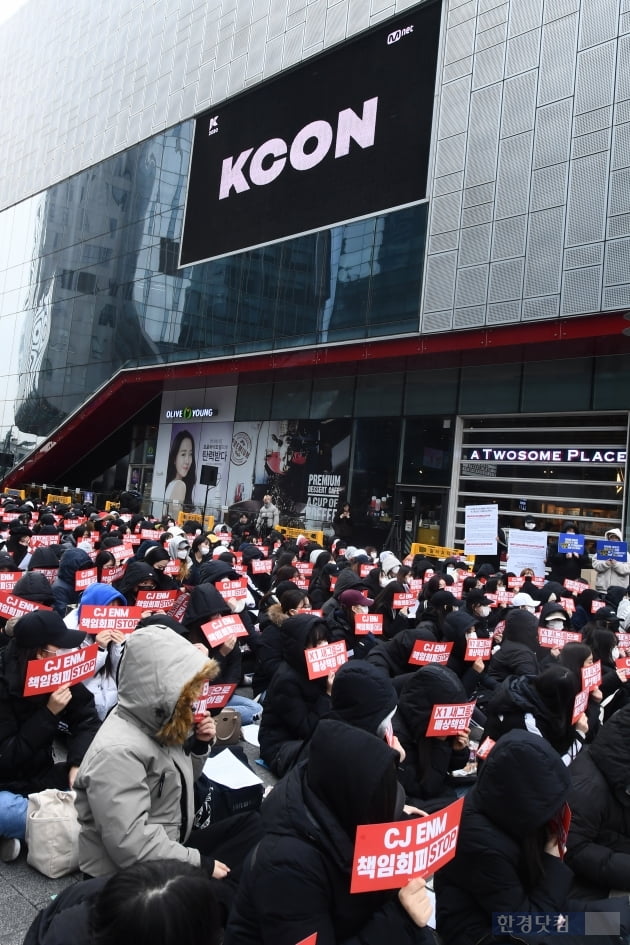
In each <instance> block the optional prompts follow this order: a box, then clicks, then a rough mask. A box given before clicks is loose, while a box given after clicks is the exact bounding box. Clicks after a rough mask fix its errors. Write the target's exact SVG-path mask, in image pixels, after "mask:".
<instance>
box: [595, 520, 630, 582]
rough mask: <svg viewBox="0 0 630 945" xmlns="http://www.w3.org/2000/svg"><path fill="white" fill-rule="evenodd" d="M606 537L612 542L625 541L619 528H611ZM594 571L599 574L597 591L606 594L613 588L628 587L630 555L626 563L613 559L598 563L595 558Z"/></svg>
mask: <svg viewBox="0 0 630 945" xmlns="http://www.w3.org/2000/svg"><path fill="white" fill-rule="evenodd" d="M604 537H605V538H607V539H609V540H610V541H623V535H622V534H621V531H620V529H618V528H609V529H608V531H607V532H606V533H605V535H604ZM593 570H594V571H596V572H597V578H596V580H595V589H596V590H598V591H604V592H605V591H607V590H608V588H609V587H613V586H616V587H627V586H628V575H630V554H626V560H625V561H615V560H613V559H609V560H606V561H598V560H597V558H596V557H594V558H593Z"/></svg>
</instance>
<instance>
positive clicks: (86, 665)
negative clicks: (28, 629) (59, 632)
mask: <svg viewBox="0 0 630 945" xmlns="http://www.w3.org/2000/svg"><path fill="white" fill-rule="evenodd" d="M97 653H98V644H97V643H94V644H92V646H84V647H82V648H81V649H80V650H71V651H70V652H69V653H59V654H58V655H57V656H48V657H46V659H44V660H29V663H28V665H27V667H26V679H25V682H24V692H23V695H25V696H36V695H41V694H42V693H46V692H54V691H55V690H56V689H59V687H60V686H64V685H65V684H66V683H70V685H74V683H78V682H81V680H82V679H89V678H90V677H91V676H93V675H94V673H95V672H96V655H97Z"/></svg>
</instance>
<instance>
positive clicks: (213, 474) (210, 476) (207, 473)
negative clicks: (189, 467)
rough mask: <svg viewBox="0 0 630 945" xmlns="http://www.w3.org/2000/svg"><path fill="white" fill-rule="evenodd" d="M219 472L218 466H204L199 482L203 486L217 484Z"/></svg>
mask: <svg viewBox="0 0 630 945" xmlns="http://www.w3.org/2000/svg"><path fill="white" fill-rule="evenodd" d="M218 472H219V467H218V466H202V467H201V477H200V479H199V482H200V483H201V485H202V486H216V484H217V475H218Z"/></svg>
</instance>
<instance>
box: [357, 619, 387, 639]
mask: <svg viewBox="0 0 630 945" xmlns="http://www.w3.org/2000/svg"><path fill="white" fill-rule="evenodd" d="M354 632H355V633H356V634H357V636H360V635H361V634H362V633H382V632H383V615H382V614H355V615H354Z"/></svg>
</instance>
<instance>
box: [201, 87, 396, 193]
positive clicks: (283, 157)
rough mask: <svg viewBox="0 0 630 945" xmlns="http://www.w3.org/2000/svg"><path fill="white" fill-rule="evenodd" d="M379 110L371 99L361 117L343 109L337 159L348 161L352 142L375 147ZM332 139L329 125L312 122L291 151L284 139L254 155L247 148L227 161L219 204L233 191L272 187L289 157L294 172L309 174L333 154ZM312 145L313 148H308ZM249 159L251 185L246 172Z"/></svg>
mask: <svg viewBox="0 0 630 945" xmlns="http://www.w3.org/2000/svg"><path fill="white" fill-rule="evenodd" d="M377 107H378V98H370V99H367V101H365V102H364V103H363V115H362V116H361V117H359V116H358V115H357V113H356V112H355V111H353V110H352V109H351V108H344V109H342V111H340V112H339V118H338V120H337V136H336V140H335V158H340V157H345V156H346V155H347V154H349V153H350V141H355V142H356V143H357V144H358V145H359V147H360V148H364V149H365V148H370V147H372V145H373V144H374V135H375V132H376V111H377ZM333 136H334V132H333V128H332V126H331V125H330V124H329V123H328V122H327V121H311V122H309V123H308V125H304V127H303V128H302V129H301V130H300V131H298V133H297V134H296V136H295V138H294V139H293V142H292V144H291V146H290V147H289V146H288V145H287V143H286V141H283V139H282V138H269V140H268V141H265V142H264V144H261V145H260V147H259V148H257V149H256V151H255V152H254V149H253V148H246V150H245V151H241V153H240V154H239V155H238V157H237V158H236V159H235V158H234V157H228V158H225V160H224V161H223V165H222V167H221V182H220V184H219V200H225V198H226V197H229V196H230V191H231V190H232V189H234V193H236V194H242V193H244V191H246V190H249V189H250V183H252V184H255V185H256V186H257V187H264V185H265V184H270V183H271V182H272V181H274V180H275V179H276V178H277V177H279V176H280V174H281V173H282V171H283V170H284V168H285V165H286V163H287V154H288V158H289V164H290V165H291V167H292V168H293V169H294V170H296V171H308V170H310V169H311V168H312V167H315V166H316V165H317V164H320V163H321V162H322V161H323V160H324V158H325V157H326V155H327V154H328V152H329V151H330V148H331V145H332V142H333ZM313 141H314V142H315V146H314V147H313V146H312V142H313ZM309 142H311V144H310V146H309V147H307V145H308V144H309ZM250 157H251V160H250V161H249V181H248V180H247V178H246V177H245V168H246V164H247V162H248V160H249V159H250Z"/></svg>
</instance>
